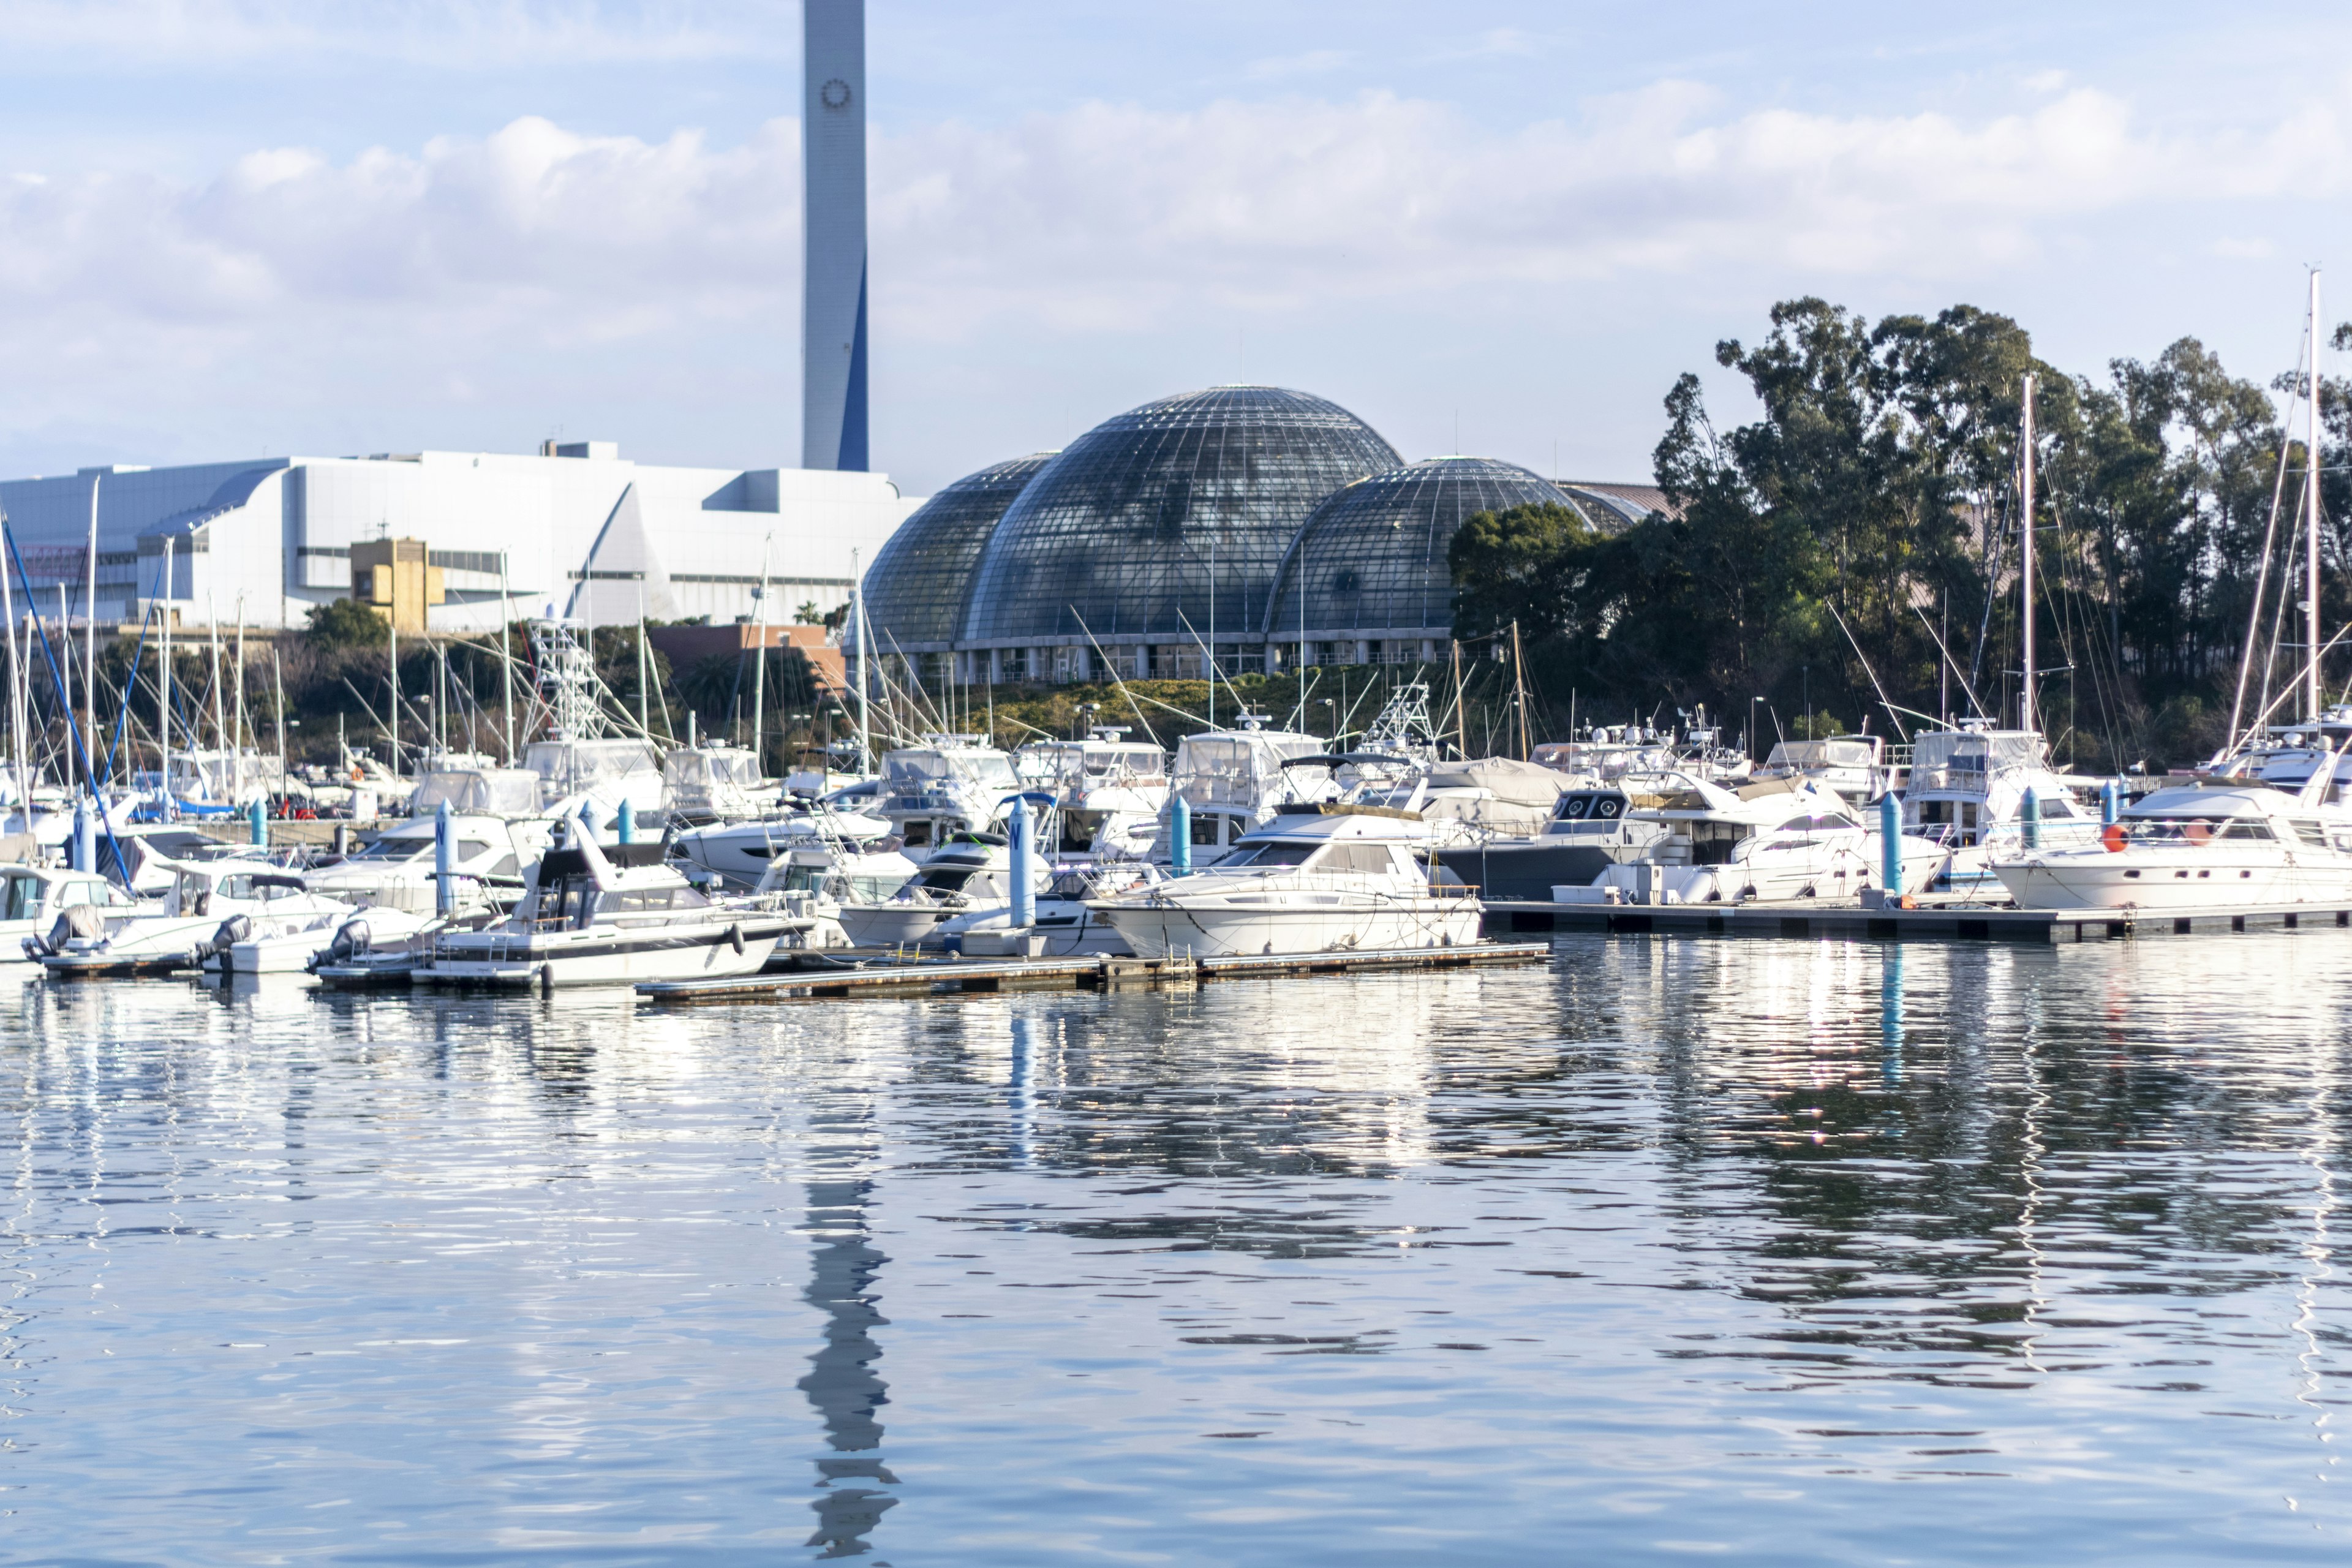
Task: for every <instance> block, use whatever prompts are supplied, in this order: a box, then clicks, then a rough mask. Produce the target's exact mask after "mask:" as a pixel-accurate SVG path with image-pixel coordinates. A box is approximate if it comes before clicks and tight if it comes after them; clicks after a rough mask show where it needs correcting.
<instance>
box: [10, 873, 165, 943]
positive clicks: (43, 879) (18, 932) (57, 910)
mask: <svg viewBox="0 0 2352 1568" xmlns="http://www.w3.org/2000/svg"><path fill="white" fill-rule="evenodd" d="M138 909H139V900H137V899H134V898H132V897H131V895H130V894H129V893H126V892H124V891H123V890H122V889H121V888H118V887H116V886H115V885H114V884H113V883H112V882H110V881H108V880H107V879H105V878H104V877H101V876H100V875H98V873H96V872H95V871H68V870H65V869H63V868H59V867H55V866H0V963H33V962H35V961H37V959H38V957H39V955H40V954H41V953H43V952H47V951H48V949H47V942H48V941H49V939H50V938H51V937H53V936H54V937H56V938H57V940H58V941H59V942H62V941H64V939H65V937H66V936H67V935H69V934H71V932H72V930H73V927H74V924H75V923H76V922H79V923H80V924H81V925H83V926H85V927H86V928H88V929H89V930H91V931H98V930H102V929H103V928H104V924H105V922H106V921H109V920H120V919H122V918H124V917H127V916H129V915H131V914H133V913H135V912H137V910H138ZM60 921H62V922H64V923H65V926H66V930H65V931H58V924H59V922H60Z"/></svg>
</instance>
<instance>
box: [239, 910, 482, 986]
mask: <svg viewBox="0 0 2352 1568" xmlns="http://www.w3.org/2000/svg"><path fill="white" fill-rule="evenodd" d="M445 924H446V922H444V921H441V920H440V919H439V918H438V917H436V916H434V915H431V914H418V913H415V912H412V911H410V910H395V909H385V908H381V907H377V906H370V907H368V908H366V909H361V910H349V911H346V912H345V913H342V914H336V915H321V916H320V917H319V918H317V919H315V920H310V921H299V922H293V923H287V924H281V925H280V926H279V927H278V929H277V930H275V931H258V930H253V929H250V922H249V921H246V918H245V917H244V916H241V915H240V916H237V917H236V918H235V919H233V920H230V921H225V922H224V923H223V925H222V927H221V930H220V931H218V932H216V933H215V936H214V938H213V940H212V941H211V942H209V943H207V944H206V945H207V946H209V947H210V949H211V951H210V952H207V953H205V956H204V960H203V963H202V964H201V965H200V967H202V968H203V969H204V971H205V973H208V974H301V973H307V972H308V971H310V970H311V969H313V968H315V967H317V965H318V963H319V962H320V959H322V958H324V957H325V956H326V955H327V954H328V953H329V952H331V951H332V950H333V949H334V947H335V945H336V943H337V942H338V941H339V940H340V941H342V942H344V943H345V945H346V946H347V947H352V946H356V947H357V948H358V950H359V951H362V952H365V951H371V950H377V951H382V950H389V949H393V948H406V947H413V946H414V945H415V943H416V942H417V939H418V938H419V937H421V936H424V935H425V933H427V932H429V931H437V930H439V929H442V927H443V926H444V925H445ZM355 928H356V930H355ZM362 933H363V934H362Z"/></svg>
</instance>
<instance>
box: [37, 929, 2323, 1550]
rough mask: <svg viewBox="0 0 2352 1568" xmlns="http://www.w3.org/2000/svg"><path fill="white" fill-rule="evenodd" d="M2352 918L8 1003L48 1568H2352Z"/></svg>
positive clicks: (122, 990) (283, 989) (93, 987)
mask: <svg viewBox="0 0 2352 1568" xmlns="http://www.w3.org/2000/svg"><path fill="white" fill-rule="evenodd" d="M2347 1040H2352V940H2347V937H2345V936H2344V935H2342V934H2339V933H2336V932H2334V931H2326V932H2311V933H2305V934H2302V935H2300V936H2297V935H2293V934H2286V933H2279V934H2270V935H2247V936H2240V937H2235V938H2228V939H2214V940H2170V939H2159V940H2150V941H2147V942H2142V943H2138V944H2121V943H2118V944H2113V945H2105V944H2093V945H2089V946H2085V947H2080V948H2072V947H2070V948H2063V949H2055V950H2010V949H1989V948H1983V947H1953V948H1920V947H1914V948H1911V949H1908V950H1902V951H1897V950H1894V949H1882V948H1877V947H1871V946H1864V945H1836V944H1828V943H1801V942H1715V943H1712V944H1709V943H1705V942H1676V941H1671V940H1656V941H1653V940H1650V939H1645V938H1619V939H1609V938H1591V939H1578V940H1572V941H1563V942H1560V943H1559V947H1558V949H1557V951H1556V956H1555V958H1554V961H1553V962H1552V963H1550V964H1549V966H1547V967H1543V968H1530V969H1523V970H1515V971H1507V972H1500V971H1498V972H1495V973H1480V974H1456V975H1445V976H1397V977H1375V978H1363V979H1353V980H1343V979H1327V980H1314V981H1294V982H1282V983H1265V984H1256V983H1253V984H1218V985H1213V986H1210V987H1208V988H1205V989H1203V990H1202V991H1200V992H1198V993H1195V994H1172V995H1162V994H1121V995H1117V996H1104V997H1097V996H1093V995H1090V994H1075V995H1072V994H1048V995H1031V996H1016V997H1003V998H986V999H974V1000H970V1001H954V1002H949V1001H936V1002H934V1001H921V1002H866V1003H857V1004H846V1005H841V1004H832V1005H798V1006H783V1007H744V1008H740V1009H726V1010H711V1011H698V1012H690V1013H657V1012H651V1011H638V1010H636V1009H635V1008H634V1007H633V1006H632V1005H631V1004H629V1003H628V1002H626V1001H625V1000H623V999H621V998H617V997H570V996H567V997H562V998H559V999H557V1000H555V1001H554V1002H551V1003H541V1002H538V1001H536V1000H530V999H499V1000H488V999H485V1000H479V1001H459V1002H454V1003H452V1002H446V1001H436V1000H430V999H412V998H409V997H406V996H399V997H361V998H349V997H329V996H320V995H316V994H311V993H309V992H307V991H304V990H301V989H299V987H297V986H294V985H291V984H283V985H279V984H273V985H269V986H267V987H265V988H263V989H261V990H258V991H247V992H244V993H240V994H232V995H228V996H218V995H215V994H211V993H207V992H205V991H202V990H198V989H194V988H191V987H184V986H182V985H179V984H163V983H153V982H148V983H126V984H88V985H85V986H82V987H79V988H68V989H62V990H60V989H58V988H54V987H45V986H43V985H41V984H37V983H35V984H22V985H17V984H11V985H10V986H9V987H8V988H7V989H6V990H5V992H0V1115H4V1116H5V1127H6V1131H5V1139H4V1140H0V1154H4V1155H5V1161H6V1165H7V1169H6V1176H5V1184H0V1556H5V1559H6V1560H8V1561H12V1562H75V1563H112V1562H125V1563H127V1562H142V1563H147V1562H163V1563H310V1562H367V1563H438V1562H453V1561H464V1562H467V1563H484V1562H490V1563H503V1562H524V1561H531V1562H547V1563H557V1562H561V1563H687V1562H703V1561H710V1562H739V1561H740V1562H753V1561H756V1562H793V1561H801V1560H805V1559H810V1558H824V1557H852V1556H860V1555H862V1556H864V1557H865V1559H866V1561H868V1562H870V1563H895V1564H898V1565H900V1568H907V1565H910V1564H918V1563H925V1564H928V1563H952V1564H971V1563H1006V1564H1013V1563H1018V1564H1036V1563H1118V1564H1131V1563H1282V1564H1294V1563H1348V1564H1360V1563H1433V1562H1445V1563H1515V1564H1516V1563H1529V1562H1591V1563H1642V1562H1667V1561H1675V1562H1679V1561H1685V1560H1687V1559H1689V1558H1691V1557H1693V1556H1706V1555H1716V1556H1719V1557H1722V1558H1725V1559H1727V1560H1730V1561H1738V1562H1742V1563H1820V1562H1840V1563H1948V1562H1961V1561H1965V1562H1969V1563H2001V1562H2015V1563H2050V1562H2055V1561H2070V1562H2076V1563H2105V1562H2112V1563H2135V1564H2140V1563H2206V1562H2222V1561H2248V1562H2252V1561H2261V1562H2264V1563H2280V1562H2300V1561H2311V1562H2323V1561H2324V1562H2329V1563H2340V1562H2342V1561H2344V1560H2345V1557H2346V1555H2347V1552H2352V1497H2347V1493H2352V1479H2347V1478H2346V1477H2345V1476H2344V1475H2343V1473H2342V1471H2341V1469H2340V1468H2339V1466H2338V1463H2337V1459H2338V1453H2337V1450H2338V1449H2339V1448H2340V1447H2342V1446H2343V1445H2341V1444H2340V1443H2339V1442H2337V1441H2336V1438H2337V1435H2338V1427H2339V1425H2340V1422H2339V1419H2338V1416H2339V1413H2340V1412H2341V1411H2342V1410H2343V1409H2344V1401H2345V1396H2346V1393H2347V1382H2346V1379H2347V1373H2352V1342H2347V1327H2352V1318H2347V1291H2346V1285H2345V1280H2346V1278H2347V1271H2352V1262H2347V1263H2339V1262H2338V1260H2337V1258H2336V1252H2337V1247H2338V1238H2339V1237H2347V1236H2352V1217H2347V1216H2346V1215H2342V1214H2340V1213H2339V1212H2338V1211H2339V1201H2340V1200H2339V1195H2338V1194H2339V1193H2341V1192H2345V1191H2347V1190H2352V1171H2348V1170H2347V1151H2346V1147H2345V1132H2346V1129H2347V1121H2346V1116H2347V1106H2352V1082H2347V1072H2348V1071H2352V1064H2347Z"/></svg>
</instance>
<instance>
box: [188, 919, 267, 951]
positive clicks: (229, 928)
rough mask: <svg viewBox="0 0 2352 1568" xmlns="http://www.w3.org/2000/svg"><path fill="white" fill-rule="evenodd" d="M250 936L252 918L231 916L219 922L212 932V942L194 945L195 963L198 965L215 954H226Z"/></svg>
mask: <svg viewBox="0 0 2352 1568" xmlns="http://www.w3.org/2000/svg"><path fill="white" fill-rule="evenodd" d="M252 935H253V917H252V916H250V915H231V916H229V917H228V919H226V920H225V921H221V923H220V925H219V927H218V929H216V930H215V931H214V932H213V939H212V941H210V942H198V943H196V952H195V959H196V962H197V963H203V962H204V961H205V959H207V958H210V957H212V956H213V955H214V954H215V953H220V952H227V951H228V950H229V949H230V948H232V947H235V946H236V944H237V943H238V942H244V941H247V939H248V938H250V937H251V936H252Z"/></svg>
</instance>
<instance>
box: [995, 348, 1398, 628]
mask: <svg viewBox="0 0 2352 1568" xmlns="http://www.w3.org/2000/svg"><path fill="white" fill-rule="evenodd" d="M1398 463H1399V459H1398V458H1397V455H1396V452H1395V449H1394V448H1392V447H1390V446H1389V444H1388V443H1387V442H1386V441H1383V440H1381V437H1379V436H1378V435H1377V434H1375V433H1374V432H1373V430H1372V429H1371V427H1370V426H1368V425H1366V424H1365V423H1364V422H1363V421H1362V420H1360V419H1358V418H1357V417H1356V416H1354V415H1352V414H1350V413H1349V412H1348V411H1347V410H1346V409H1344V408H1341V407H1340V406H1339V405H1337V404H1335V403H1328V402H1326V401H1325V400H1324V399H1322V398H1320V397H1314V396H1310V395H1307V394H1306V393H1303V392H1287V391H1285V390H1283V389H1282V388H1280V387H1273V386H1220V387H1213V388H1211V389H1210V390H1208V391H1206V392H1191V393H1186V394H1185V395H1182V396H1181V397H1171V398H1166V399H1163V400H1161V401H1160V402H1158V403H1147V404H1145V405H1143V406H1142V407H1140V408H1136V409H1130V410H1129V411H1128V412H1127V413H1125V414H1122V415H1120V416H1118V417H1117V418H1115V419H1109V420H1106V421H1105V422H1104V423H1102V424H1100V425H1097V426H1095V427H1094V428H1093V429H1092V430H1089V431H1087V433H1086V434H1085V435H1084V436H1081V437H1078V438H1077V440H1076V441H1074V442H1072V443H1071V444H1070V447H1069V448H1068V449H1067V450H1066V451H1065V452H1063V453H1062V454H1061V455H1060V456H1059V457H1057V458H1055V459H1054V460H1053V461H1052V462H1051V463H1049V464H1047V465H1046V466H1045V471H1044V472H1042V473H1040V474H1039V475H1038V476H1037V477H1036V478H1035V479H1033V480H1031V481H1030V483H1029V486H1028V488H1027V489H1024V490H1023V491H1022V492H1021V497H1020V499H1019V500H1016V501H1014V502H1013V506H1012V508H1011V510H1008V511H1006V513H1005V514H1004V521H1003V522H1002V523H1001V524H999V525H998V527H997V530H996V533H995V535H994V537H993V538H992V539H991V540H990V541H989V542H988V548H987V550H986V551H985V552H983V553H982V556H981V561H980V567H979V572H978V574H977V576H976V577H975V579H974V581H973V584H972V594H971V605H970V607H969V608H968V609H967V610H966V612H965V615H964V623H963V636H962V638H961V640H962V641H963V643H965V644H966V645H967V646H978V647H1017V646H1020V645H1023V644H1025V643H1034V644H1053V643H1062V644H1076V645H1080V646H1083V645H1084V644H1085V642H1086V641H1087V638H1088V637H1093V638H1095V639H1097V640H1098V641H1100V642H1103V643H1105V644H1109V643H1113V642H1118V643H1127V644H1133V643H1136V642H1141V641H1151V642H1163V641H1164V642H1171V643H1183V644H1190V643H1191V642H1192V639H1193V637H1195V636H1198V637H1201V638H1202V639H1203V640H1205V639H1206V638H1207V637H1208V635H1209V629H1210V624H1211V621H1212V619H1213V620H1214V623H1215V626H1216V633H1217V638H1218V640H1219V641H1221V642H1223V641H1225V640H1228V639H1230V638H1238V637H1246V638H1249V639H1251V640H1255V638H1256V637H1257V636H1258V630H1259V627H1260V626H1263V625H1264V624H1265V613H1266V595H1267V592H1268V590H1269V589H1270V588H1271V587H1272V586H1273V584H1274V574H1275V568H1276V563H1278V562H1279V561H1280V560H1281V558H1282V552H1283V550H1284V549H1285V547H1286V546H1287V545H1288V544H1289V542H1290V538H1291V535H1292V534H1294V533H1296V532H1297V531H1298V525H1299V524H1300V523H1302V522H1304V521H1307V513H1308V512H1310V511H1312V510H1314V508H1315V505H1316V503H1317V502H1318V501H1319V500H1322V499H1323V498H1324V497H1325V496H1327V495H1329V494H1330V493H1331V492H1332V491H1333V490H1335V489H1339V487H1341V486H1342V485H1345V484H1348V483H1349V482H1350V481H1352V480H1355V479H1362V478H1363V477H1364V476H1365V475H1367V474H1375V473H1379V472H1381V470H1382V469H1386V468H1395V467H1397V466H1398ZM1212 561H1213V562H1214V569H1213V570H1212V564H1211V563H1212ZM1212 598H1213V599H1214V605H1212V603H1211V600H1212ZM1212 612H1213V614H1212Z"/></svg>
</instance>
